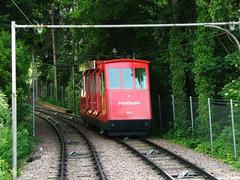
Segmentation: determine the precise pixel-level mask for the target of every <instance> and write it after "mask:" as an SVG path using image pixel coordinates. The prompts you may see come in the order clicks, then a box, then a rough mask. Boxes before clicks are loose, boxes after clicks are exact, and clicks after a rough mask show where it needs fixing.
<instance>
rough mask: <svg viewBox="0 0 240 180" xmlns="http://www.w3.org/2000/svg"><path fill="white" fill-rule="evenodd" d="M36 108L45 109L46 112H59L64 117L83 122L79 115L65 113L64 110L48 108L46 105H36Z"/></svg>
mask: <svg viewBox="0 0 240 180" xmlns="http://www.w3.org/2000/svg"><path fill="white" fill-rule="evenodd" d="M35 108H36V109H38V110H40V111H41V110H44V111H45V112H46V111H48V112H54V113H57V114H58V115H60V116H62V117H63V118H67V119H72V120H75V121H76V122H79V123H83V121H82V120H81V119H80V117H79V116H75V115H73V114H69V113H64V112H59V111H56V110H52V109H47V108H44V107H35Z"/></svg>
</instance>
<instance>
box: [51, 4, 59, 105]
mask: <svg viewBox="0 0 240 180" xmlns="http://www.w3.org/2000/svg"><path fill="white" fill-rule="evenodd" d="M54 13H55V7H54V4H52V25H54ZM52 53H53V70H54V73H53V74H54V91H55V93H54V95H55V100H56V101H57V97H58V95H57V66H56V65H57V59H56V46H55V29H52Z"/></svg>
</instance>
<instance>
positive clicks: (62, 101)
mask: <svg viewBox="0 0 240 180" xmlns="http://www.w3.org/2000/svg"><path fill="white" fill-rule="evenodd" d="M61 89H62V93H61V94H62V106H64V104H63V103H64V102H63V86H61Z"/></svg>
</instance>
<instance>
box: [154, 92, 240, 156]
mask: <svg viewBox="0 0 240 180" xmlns="http://www.w3.org/2000/svg"><path fill="white" fill-rule="evenodd" d="M158 99H159V102H158V104H159V113H160V115H159V117H160V122H161V123H160V125H161V126H162V127H161V128H160V129H163V127H165V128H166V126H164V124H166V123H167V124H168V127H170V130H171V132H173V133H174V134H175V136H181V137H183V138H185V139H191V140H193V141H195V142H198V143H199V144H205V147H204V148H206V149H208V150H209V151H210V152H211V153H212V154H215V155H217V156H218V155H219V156H226V157H229V158H232V159H237V158H239V157H240V102H239V101H234V100H229V101H224V100H217V99H210V98H208V99H206V100H204V102H201V103H203V104H201V106H202V109H203V110H202V111H200V110H199V106H200V105H199V104H200V103H199V101H198V99H197V98H195V97H189V98H186V99H181V98H176V97H174V96H171V97H168V98H158ZM200 112H201V114H200Z"/></svg>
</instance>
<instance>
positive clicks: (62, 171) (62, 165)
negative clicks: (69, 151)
mask: <svg viewBox="0 0 240 180" xmlns="http://www.w3.org/2000/svg"><path fill="white" fill-rule="evenodd" d="M36 115H37V116H39V117H41V118H42V119H44V120H45V121H47V122H48V123H49V124H50V125H51V126H52V127H53V128H54V130H55V131H56V133H57V136H58V139H59V142H60V156H59V159H58V161H59V163H57V164H58V167H57V171H51V174H52V175H51V176H50V177H49V179H52V178H56V179H60V180H64V179H65V177H66V143H65V139H64V135H63V133H62V130H61V129H60V127H59V125H58V124H56V123H54V122H53V121H51V120H50V119H49V118H48V117H47V116H44V115H43V114H40V113H37V114H36Z"/></svg>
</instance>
